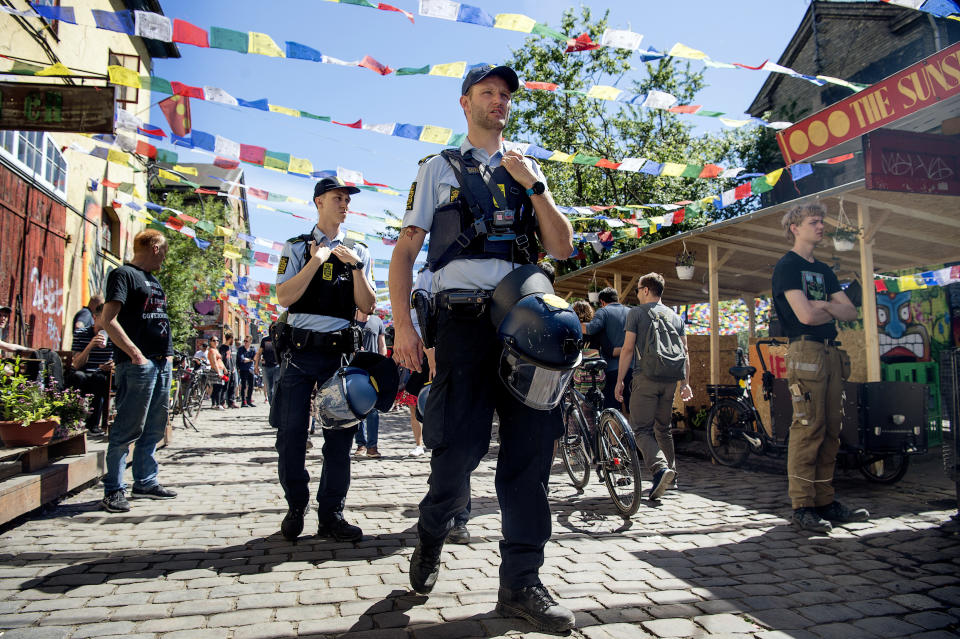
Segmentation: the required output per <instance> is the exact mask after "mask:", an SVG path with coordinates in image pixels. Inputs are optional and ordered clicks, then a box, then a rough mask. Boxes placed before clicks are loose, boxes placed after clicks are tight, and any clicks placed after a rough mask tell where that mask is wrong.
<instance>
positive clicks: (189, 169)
mask: <svg viewBox="0 0 960 639" xmlns="http://www.w3.org/2000/svg"><path fill="white" fill-rule="evenodd" d="M173 170H174V171H180V172H181V173H186V174H187V175H198V173H197V167H195V166H181V165H179V164H174V165H173Z"/></svg>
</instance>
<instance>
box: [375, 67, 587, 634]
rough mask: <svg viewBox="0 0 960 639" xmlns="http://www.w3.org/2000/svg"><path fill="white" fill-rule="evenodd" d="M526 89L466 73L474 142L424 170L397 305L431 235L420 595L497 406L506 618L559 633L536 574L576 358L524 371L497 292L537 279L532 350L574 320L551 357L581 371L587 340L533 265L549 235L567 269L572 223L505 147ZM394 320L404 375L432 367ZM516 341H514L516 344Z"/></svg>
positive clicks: (410, 332) (416, 585) (414, 194)
mask: <svg viewBox="0 0 960 639" xmlns="http://www.w3.org/2000/svg"><path fill="white" fill-rule="evenodd" d="M518 86H519V82H518V79H517V75H516V73H515V72H514V71H513V70H512V69H510V68H509V67H502V66H501V67H493V66H487V65H485V66H481V67H477V68H475V69H472V70H471V71H470V72H469V73H468V74H467V76H466V78H465V80H464V82H463V85H462V87H461V97H460V105H461V106H462V108H463V110H464V115H465V116H466V119H467V131H468V132H467V139H466V140H465V141H464V143H463V144H462V145H461V146H460V147H459V148H458V149H448V150H445V151H444V152H442V153H441V154H440V155H438V156H434V157H432V158H430V159H428V160H426V161H423V162H422V163H421V166H420V170H419V173H418V175H417V181H416V182H415V183H414V185H413V186H412V187H411V189H410V196H409V198H408V200H407V202H408V204H407V211H406V213H405V215H404V220H403V230H402V231H401V233H400V238H399V240H398V241H397V245H396V248H395V249H394V253H393V258H392V260H391V263H390V296H391V301H392V304H393V308H394V309H401V308H405V307H406V305H408V304H409V303H410V299H411V298H410V294H411V289H412V285H413V265H414V262H415V260H416V258H417V255H418V253H419V251H420V248H421V247H422V246H423V243H424V240H425V238H426V235H427V233H429V234H430V243H429V251H428V256H427V261H428V268H429V269H430V270H431V271H432V272H433V286H432V289H431V290H432V291H433V292H434V300H435V304H434V307H435V309H436V312H435V315H434V316H433V317H432V320H431V324H432V325H433V326H435V333H436V334H435V335H429V336H427V335H425V336H424V338H425V339H427V344H426V346H427V347H430V346H433V344H434V342H435V343H436V354H435V359H436V374H435V376H434V381H433V383H432V387H431V390H430V399H429V401H428V402H427V407H426V410H427V412H426V415H424V419H425V421H424V441H425V443H426V444H427V445H428V446H429V447H430V448H431V449H432V453H431V459H430V469H431V472H430V479H429V489H428V491H427V494H426V496H425V497H424V498H423V500H422V501H421V502H420V518H419V521H418V523H417V533H418V538H419V539H418V542H417V547H416V549H415V550H414V553H413V556H412V557H411V560H410V584H411V586H412V587H413V589H414V591H416V592H418V593H422V594H426V593H429V592H430V591H431V590H432V589H433V587H434V585H435V583H436V580H437V576H438V574H439V570H440V560H441V554H442V550H443V545H444V542H445V540H446V537H447V534H448V532H449V530H450V529H451V528H452V526H453V525H454V517H455V515H456V514H457V513H459V512H461V511H462V510H463V509H464V508H465V507H466V505H467V502H468V500H469V497H470V493H469V490H467V489H466V486H467V485H468V481H469V478H470V474H471V473H472V472H473V470H474V469H475V468H476V467H477V465H478V464H479V462H480V460H481V459H482V458H483V456H484V455H485V454H486V453H487V450H488V449H489V445H490V437H491V427H492V421H493V412H494V409H496V411H497V413H498V414H499V417H500V453H499V457H498V461H497V476H496V487H497V496H498V498H499V501H500V507H501V511H502V516H503V541H501V542H500V550H501V564H500V591H499V593H498V598H497V600H498V603H497V609H498V610H499V611H500V612H501V613H502V614H505V615H509V616H520V617H523V618H525V619H527V620H529V621H530V622H531V623H533V624H534V625H535V626H536V627H538V628H540V629H543V630H549V631H555V632H556V631H559V632H562V631H566V630H568V629H570V628H572V627H573V626H574V622H575V621H574V616H573V613H572V612H570V611H569V610H568V609H566V608H564V607H563V606H561V605H559V604H558V603H557V602H556V601H555V600H554V599H553V598H552V597H551V596H550V593H549V592H548V591H547V589H546V588H545V587H544V586H543V584H542V582H541V581H540V577H539V568H540V566H541V565H542V564H543V552H544V546H545V544H546V543H547V541H548V540H549V538H550V507H549V503H548V501H547V483H548V481H549V475H550V465H551V461H552V451H553V441H554V440H555V439H556V438H557V437H559V435H560V432H561V430H562V423H561V418H560V413H559V410H557V409H556V408H555V406H556V404H553V405H552V406H553V407H551V402H552V400H553V399H554V397H553V396H552V393H553V392H556V393H557V396H556V399H559V393H560V390H559V389H558V388H552V386H553V385H554V383H556V385H558V386H559V384H560V383H565V382H566V380H567V379H568V376H569V374H572V369H571V371H565V370H560V369H562V368H563V366H564V365H566V364H568V362H566V360H565V359H564V361H563V362H562V363H560V365H558V366H555V368H554V370H548V369H545V368H540V367H538V366H536V362H537V361H538V360H539V358H540V356H541V355H543V353H532V352H527V353H525V354H524V355H526V356H531V358H530V359H529V360H524V361H525V362H533V364H532V365H531V368H526V364H521V363H520V357H521V356H520V355H518V354H517V353H516V352H513V353H508V352H507V351H506V350H505V342H504V341H503V340H501V338H500V336H499V335H498V333H497V327H496V326H495V325H494V323H493V320H492V316H493V313H494V310H499V307H498V306H496V305H495V301H496V300H497V299H498V297H497V295H496V293H494V291H495V289H497V288H498V286H499V285H500V284H501V283H502V282H504V281H507V285H508V287H510V288H513V287H517V288H518V289H522V288H524V287H523V286H522V284H523V283H526V282H528V281H529V282H530V283H532V286H531V287H530V288H531V289H532V290H536V291H538V292H539V293H538V294H539V295H541V297H535V296H534V295H530V296H529V297H528V298H526V303H529V304H531V305H532V306H531V307H530V309H529V311H530V312H529V314H528V315H527V316H526V320H527V321H526V324H525V328H523V329H520V328H518V330H522V331H528V330H529V331H533V332H536V335H537V337H536V338H534V336H533V334H532V333H527V334H526V335H525V338H526V337H529V338H531V340H532V341H531V340H527V339H524V341H525V342H526V343H528V344H532V343H533V341H535V340H536V339H537V338H545V336H547V335H551V336H556V337H557V338H558V339H565V338H564V337H562V336H566V335H569V333H567V332H566V331H565V330H562V329H564V326H560V325H559V324H555V322H560V321H561V320H563V319H567V320H569V322H570V326H569V329H570V330H572V331H575V334H576V337H575V339H574V338H571V339H570V342H571V343H570V344H566V342H564V346H563V347H561V348H551V349H550V350H551V351H560V352H555V353H553V354H555V355H557V356H562V357H566V353H567V350H568V348H569V349H572V351H573V352H571V353H570V357H571V360H570V362H569V364H570V365H571V366H573V365H575V363H576V361H578V360H579V343H580V342H581V341H582V339H581V332H580V326H579V323H578V322H577V321H576V316H575V315H574V314H573V312H572V311H570V310H569V309H568V308H567V304H566V303H565V302H564V301H563V300H561V299H559V298H556V299H553V298H552V297H551V298H550V299H549V301H550V303H552V304H556V305H557V306H556V308H557V311H556V313H554V312H551V311H548V310H546V309H547V303H546V302H544V301H543V300H544V299H547V298H546V297H544V296H546V295H547V293H546V292H545V291H544V289H546V290H548V291H549V292H550V293H552V290H553V289H552V286H550V283H549V280H548V279H547V277H546V275H544V273H543V272H542V271H540V270H539V269H538V268H537V267H536V266H535V264H536V261H537V257H538V247H537V236H538V235H539V237H540V239H542V242H543V247H544V248H545V249H546V251H547V252H549V253H550V254H551V255H554V256H556V257H559V258H562V259H565V258H567V257H569V256H570V255H571V254H572V252H573V231H572V228H571V226H570V222H569V221H568V220H567V219H566V218H565V217H564V216H563V215H562V214H561V213H560V212H559V211H558V210H557V208H556V205H555V204H554V203H553V199H552V197H551V196H550V194H549V192H548V191H547V190H546V184H545V178H544V177H543V174H542V172H541V171H540V168H539V167H538V166H537V165H536V164H535V163H533V162H531V161H529V160H527V159H525V158H524V157H523V156H522V155H521V154H520V153H519V152H517V151H516V150H511V149H509V147H508V146H506V145H505V143H504V141H503V138H502V132H503V128H504V126H505V125H506V122H507V118H508V115H509V112H510V104H511V97H512V94H513V92H514V91H516V90H517V88H518ZM522 265H527V267H530V268H532V269H533V270H534V271H536V273H537V276H536V277H538V278H540V279H539V280H538V279H536V278H535V277H534V276H533V275H532V274H531V273H530V271H529V270H527V267H524V266H522ZM518 267H519V268H518ZM514 269H518V272H519V273H520V275H519V276H518V277H517V278H516V279H514V278H512V277H510V275H511V272H512V271H514ZM513 293H515V291H512V290H511V291H506V292H505V295H504V299H505V300H506V301H505V302H503V304H504V305H505V306H506V307H507V308H505V309H504V314H505V315H509V313H510V311H512V310H513V308H514V306H516V307H519V306H520V302H519V301H518V300H519V299H520V298H519V296H518V295H514V294H513ZM553 297H555V296H553ZM561 307H562V309H563V311H562V312H561ZM524 308H525V309H526V306H525V307H524ZM561 315H562V316H563V317H560V316H561ZM566 315H569V316H570V317H569V318H566ZM571 318H572V319H571ZM504 321H506V320H504ZM394 322H395V325H396V336H395V342H394V358H395V359H396V360H397V361H398V363H399V364H400V365H402V366H406V367H407V368H411V369H413V370H415V371H419V370H421V369H422V359H423V347H424V343H423V342H422V341H421V338H420V337H419V336H418V335H417V333H416V331H415V329H414V326H413V322H412V321H411V318H410V317H409V316H408V315H407V314H406V313H397V314H396V315H395V316H394ZM511 326H513V324H512V323H511ZM507 337H508V338H510V340H511V341H517V340H514V339H513V338H514V336H513V335H508V336H507ZM517 342H518V341H517ZM501 364H502V365H501ZM521 368H523V370H522V371H521V370H520V369H521ZM501 371H503V372H504V373H505V374H506V376H507V377H508V378H509V379H512V380H514V381H515V382H516V381H519V380H520V379H521V378H522V379H524V380H526V381H528V382H533V381H534V377H535V378H536V383H535V384H533V386H531V387H528V388H527V389H526V391H533V390H535V391H536V393H537V394H538V399H544V401H543V403H540V402H538V401H534V398H533V396H532V395H531V394H529V393H528V392H522V391H521V390H519V389H517V388H515V387H508V386H507V383H508V380H505V379H504V378H502V377H501ZM514 373H516V374H514ZM535 373H536V374H535ZM528 375H529V376H530V377H528ZM546 380H549V382H546V385H542V384H544V382H545V381H546ZM547 386H551V387H549V388H548V387H547ZM534 387H535V388H534ZM539 393H543V395H542V396H541V395H539ZM534 406H538V408H535V407H534Z"/></svg>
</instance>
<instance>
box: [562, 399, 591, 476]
mask: <svg viewBox="0 0 960 639" xmlns="http://www.w3.org/2000/svg"><path fill="white" fill-rule="evenodd" d="M563 423H564V432H563V435H561V436H560V454H561V455H562V456H563V467H564V468H566V469H567V474H568V475H570V481H572V482H573V486H574V488H577V489H581V488H583V487H584V486H586V485H587V482H588V481H590V462H589V461H588V460H589V457H587V450H586V445H587V443H586V442H585V441H584V440H583V434H584V433H586V432H587V425H586V422H585V421H584V419H583V412H582V411H581V409H580V407H579V406H577V405H576V404H568V405H567V406H566V407H565V408H564V410H563Z"/></svg>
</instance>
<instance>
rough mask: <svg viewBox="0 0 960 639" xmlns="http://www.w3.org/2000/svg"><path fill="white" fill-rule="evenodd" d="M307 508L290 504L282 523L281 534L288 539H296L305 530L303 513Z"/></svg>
mask: <svg viewBox="0 0 960 639" xmlns="http://www.w3.org/2000/svg"><path fill="white" fill-rule="evenodd" d="M305 510H306V508H302V507H295V506H290V508H289V509H288V510H287V516H286V517H284V518H283V522H282V523H281V524H280V534H281V535H283V538H284V539H286V540H287V541H296V539H297V537H299V536H300V533H302V532H303V513H304V511H305Z"/></svg>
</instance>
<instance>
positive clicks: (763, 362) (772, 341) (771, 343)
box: [754, 337, 786, 373]
mask: <svg viewBox="0 0 960 639" xmlns="http://www.w3.org/2000/svg"><path fill="white" fill-rule="evenodd" d="M764 344H766V345H769V346H783V345H784V344H786V342H783V341H781V340H778V339H777V338H776V337H770V338H767V339H758V340H757V343H756V344H755V345H754V348H755V349H757V359H759V360H760V367H761V368H763V372H764V373H766V372H769V371H768V370H767V360H766V359H764V357H763V353H762V352H760V347H761V346H763V345H764Z"/></svg>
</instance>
